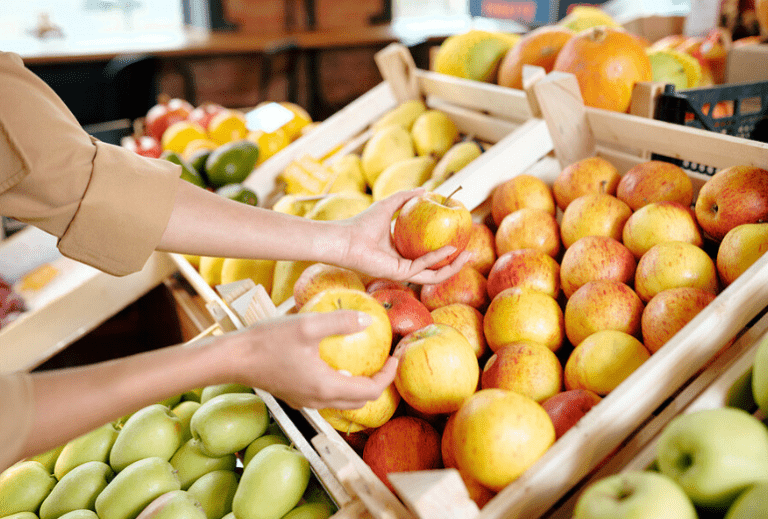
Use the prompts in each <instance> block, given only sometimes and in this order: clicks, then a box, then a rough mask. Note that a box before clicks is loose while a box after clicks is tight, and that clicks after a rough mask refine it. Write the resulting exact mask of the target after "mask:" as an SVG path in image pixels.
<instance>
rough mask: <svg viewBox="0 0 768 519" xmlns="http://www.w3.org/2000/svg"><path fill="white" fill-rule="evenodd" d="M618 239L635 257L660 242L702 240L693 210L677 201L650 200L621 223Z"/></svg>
mask: <svg viewBox="0 0 768 519" xmlns="http://www.w3.org/2000/svg"><path fill="white" fill-rule="evenodd" d="M686 178H687V177H686ZM622 241H623V243H624V245H625V246H626V247H627V248H628V249H629V250H631V251H632V254H634V255H635V258H640V256H642V255H643V254H645V253H646V252H647V251H648V249H650V248H651V247H653V246H654V245H656V244H657V243H660V242H662V241H685V242H688V243H692V244H694V245H696V246H697V247H701V245H702V244H703V243H704V241H703V239H702V237H701V231H700V230H699V224H698V223H697V222H696V217H695V216H694V214H693V211H692V210H691V209H690V207H688V206H685V205H682V204H680V203H678V202H650V203H648V204H645V205H643V206H642V207H640V208H639V209H637V210H636V211H635V212H634V213H632V215H631V216H630V217H629V218H628V219H627V221H626V223H625V224H624V229H623V230H622Z"/></svg>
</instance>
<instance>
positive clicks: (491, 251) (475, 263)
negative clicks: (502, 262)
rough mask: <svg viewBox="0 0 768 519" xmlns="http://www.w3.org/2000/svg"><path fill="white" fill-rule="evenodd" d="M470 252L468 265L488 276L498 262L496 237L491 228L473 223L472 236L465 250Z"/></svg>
mask: <svg viewBox="0 0 768 519" xmlns="http://www.w3.org/2000/svg"><path fill="white" fill-rule="evenodd" d="M464 250H466V251H467V252H469V259H468V260H467V263H466V264H467V265H469V266H470V267H474V268H475V269H476V270H477V271H478V272H479V273H480V274H482V275H483V276H488V272H490V271H491V267H492V266H493V262H494V261H496V237H495V236H494V234H493V231H492V230H491V228H490V227H488V226H487V225H485V224H484V223H480V222H473V223H472V234H470V235H469V242H468V243H467V246H466V248H465V249H464Z"/></svg>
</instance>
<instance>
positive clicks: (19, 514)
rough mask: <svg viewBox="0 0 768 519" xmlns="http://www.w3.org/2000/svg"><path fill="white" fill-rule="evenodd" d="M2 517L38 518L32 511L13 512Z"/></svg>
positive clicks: (17, 518) (4, 518)
mask: <svg viewBox="0 0 768 519" xmlns="http://www.w3.org/2000/svg"><path fill="white" fill-rule="evenodd" d="M3 519H38V517H37V514H35V513H34V512H16V513H15V514H11V515H6V516H5V517H3Z"/></svg>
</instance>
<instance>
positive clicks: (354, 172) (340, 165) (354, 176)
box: [326, 153, 368, 193]
mask: <svg viewBox="0 0 768 519" xmlns="http://www.w3.org/2000/svg"><path fill="white" fill-rule="evenodd" d="M329 170H330V176H329V181H328V186H326V189H327V191H328V192H329V193H339V192H341V191H359V192H360V193H364V192H365V190H366V188H367V187H368V185H367V184H366V182H365V175H364V174H363V162H362V160H361V159H360V155H357V154H355V153H349V154H347V155H344V156H343V157H340V158H339V160H337V161H336V162H334V163H333V164H332V165H331V166H330V167H329Z"/></svg>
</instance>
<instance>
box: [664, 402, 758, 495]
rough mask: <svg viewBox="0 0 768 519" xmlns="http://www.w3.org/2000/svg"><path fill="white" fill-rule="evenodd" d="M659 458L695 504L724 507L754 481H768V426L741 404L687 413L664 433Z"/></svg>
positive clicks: (670, 423) (672, 421)
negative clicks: (740, 405)
mask: <svg viewBox="0 0 768 519" xmlns="http://www.w3.org/2000/svg"><path fill="white" fill-rule="evenodd" d="M656 460H657V462H658V466H659V470H660V471H661V473H663V474H665V475H667V476H669V477H671V478H672V479H673V480H675V481H677V483H678V484H679V485H680V486H682V487H683V490H685V493H686V494H688V496H689V497H690V498H691V500H692V501H693V503H694V504H695V505H697V506H702V507H707V508H716V509H723V510H724V509H725V508H727V507H728V506H729V505H730V504H731V503H732V502H733V500H734V499H736V497H737V496H738V494H739V493H740V492H741V491H742V490H744V489H745V488H746V487H748V486H749V485H751V484H753V483H756V482H759V481H768V429H767V428H766V427H765V425H764V424H763V423H762V422H760V420H758V419H757V418H755V417H754V416H752V415H751V414H749V413H748V412H746V411H744V410H742V409H738V408H735V407H720V408H715V409H705V410H701V411H695V412H692V413H686V414H681V415H678V416H676V417H675V418H673V419H672V420H671V421H670V422H669V423H668V424H667V425H666V427H664V429H663V430H662V432H661V434H660V435H659V440H658V443H657V446H656Z"/></svg>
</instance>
